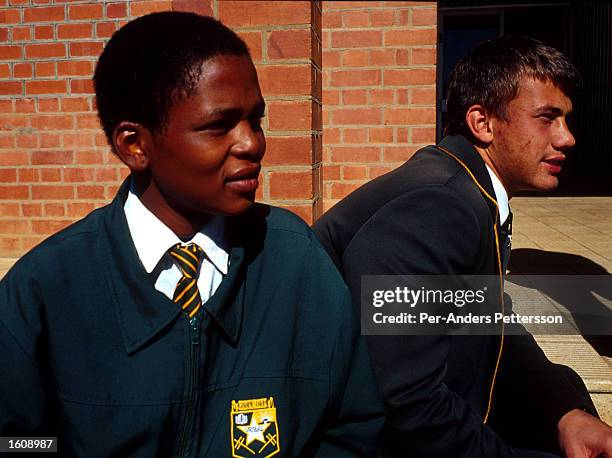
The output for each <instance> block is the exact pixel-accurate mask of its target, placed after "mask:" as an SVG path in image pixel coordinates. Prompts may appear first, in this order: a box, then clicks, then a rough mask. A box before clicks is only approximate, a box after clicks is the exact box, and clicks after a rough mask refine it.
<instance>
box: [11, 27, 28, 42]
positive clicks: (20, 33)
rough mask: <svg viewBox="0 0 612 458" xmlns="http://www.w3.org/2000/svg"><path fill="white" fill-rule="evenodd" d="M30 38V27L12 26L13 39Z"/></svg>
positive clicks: (22, 39)
mask: <svg viewBox="0 0 612 458" xmlns="http://www.w3.org/2000/svg"><path fill="white" fill-rule="evenodd" d="M31 38H32V31H31V30H30V27H13V41H27V40H30V39H31Z"/></svg>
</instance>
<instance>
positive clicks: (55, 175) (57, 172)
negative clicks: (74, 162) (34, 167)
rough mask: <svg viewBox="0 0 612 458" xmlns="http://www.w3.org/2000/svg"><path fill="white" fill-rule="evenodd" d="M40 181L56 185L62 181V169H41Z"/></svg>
mask: <svg viewBox="0 0 612 458" xmlns="http://www.w3.org/2000/svg"><path fill="white" fill-rule="evenodd" d="M40 181H44V182H50V183H56V182H59V181H62V170H61V169H40Z"/></svg>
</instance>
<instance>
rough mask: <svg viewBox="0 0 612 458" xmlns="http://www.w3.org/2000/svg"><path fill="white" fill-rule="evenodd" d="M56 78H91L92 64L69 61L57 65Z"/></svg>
mask: <svg viewBox="0 0 612 458" xmlns="http://www.w3.org/2000/svg"><path fill="white" fill-rule="evenodd" d="M57 74H58V76H91V75H92V74H93V62H92V61H89V60H69V61H61V62H58V63H57Z"/></svg>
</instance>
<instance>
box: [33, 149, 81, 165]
mask: <svg viewBox="0 0 612 458" xmlns="http://www.w3.org/2000/svg"><path fill="white" fill-rule="evenodd" d="M73 162H74V154H73V153H72V151H32V165H43V164H44V165H47V164H54V165H64V164H72V163H73Z"/></svg>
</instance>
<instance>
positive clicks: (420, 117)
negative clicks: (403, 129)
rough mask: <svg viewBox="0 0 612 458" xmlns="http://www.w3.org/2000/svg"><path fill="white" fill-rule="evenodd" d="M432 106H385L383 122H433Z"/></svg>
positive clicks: (434, 116)
mask: <svg viewBox="0 0 612 458" xmlns="http://www.w3.org/2000/svg"><path fill="white" fill-rule="evenodd" d="M435 122H436V110H435V109H434V108H386V109H385V111H384V123H385V124H386V125H387V124H393V125H403V126H407V125H415V124H416V125H419V124H435Z"/></svg>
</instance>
